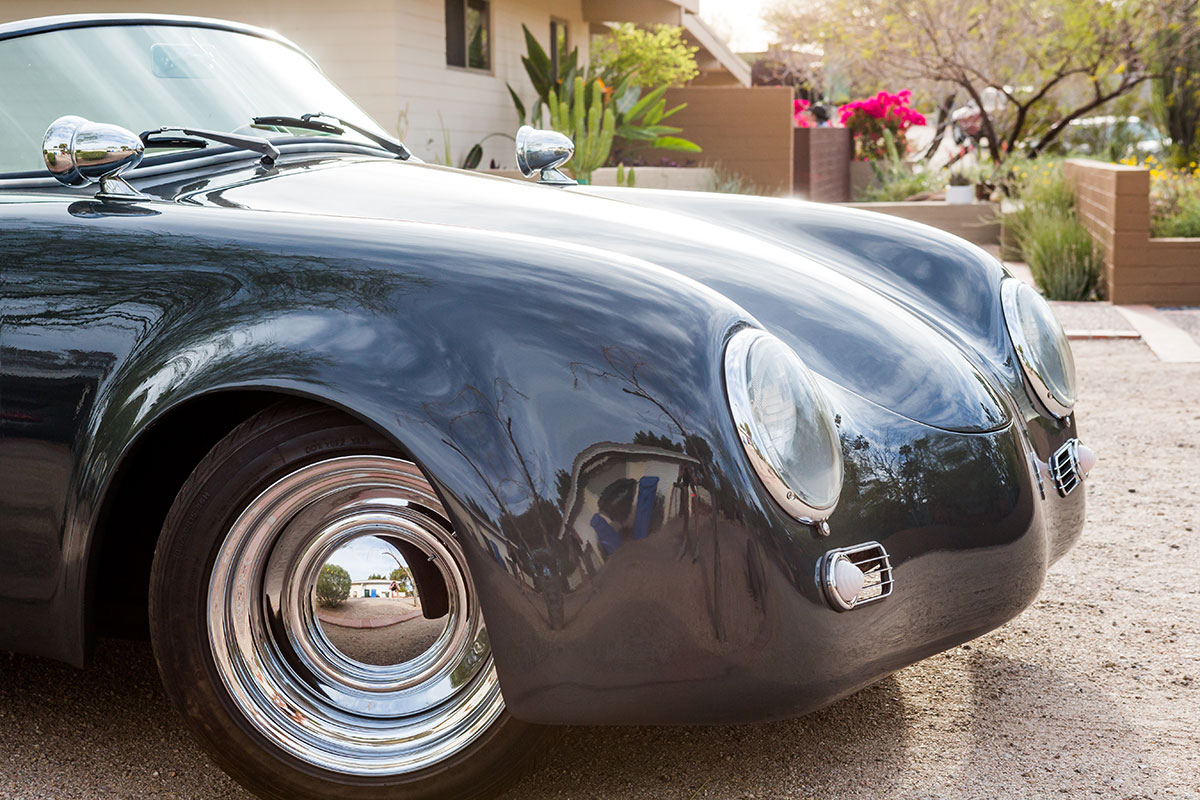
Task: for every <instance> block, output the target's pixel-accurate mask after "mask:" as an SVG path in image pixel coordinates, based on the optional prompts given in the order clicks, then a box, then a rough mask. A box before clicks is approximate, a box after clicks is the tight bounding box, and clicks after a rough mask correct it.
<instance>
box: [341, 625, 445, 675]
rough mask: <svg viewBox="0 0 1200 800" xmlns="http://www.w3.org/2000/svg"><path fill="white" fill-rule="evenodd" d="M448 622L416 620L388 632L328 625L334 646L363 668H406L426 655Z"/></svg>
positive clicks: (394, 626) (381, 629) (380, 629)
mask: <svg viewBox="0 0 1200 800" xmlns="http://www.w3.org/2000/svg"><path fill="white" fill-rule="evenodd" d="M445 628H446V618H445V617H442V618H441V619H425V618H424V617H414V618H412V619H409V620H405V621H404V622H397V623H396V624H395V625H388V626H387V627H386V628H340V627H338V626H337V625H325V626H324V631H325V636H327V637H328V638H329V641H330V643H331V644H333V646H334V647H336V648H337V649H338V650H341V651H342V652H343V653H345V654H346V655H348V656H350V657H351V658H354V659H357V660H359V661H361V662H363V663H364V664H379V665H381V666H389V665H391V664H403V663H404V662H405V661H411V660H412V659H414V658H416V657H417V656H419V655H421V653H424V652H425V651H426V650H428V649H429V648H430V646H431V645H432V644H433V643H434V641H436V640H437V638H438V636H441V634H442V631H443V630H445Z"/></svg>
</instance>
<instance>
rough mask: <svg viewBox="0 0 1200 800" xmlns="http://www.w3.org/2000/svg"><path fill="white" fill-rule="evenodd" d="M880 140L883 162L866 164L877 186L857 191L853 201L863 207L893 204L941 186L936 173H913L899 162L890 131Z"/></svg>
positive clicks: (940, 179) (905, 162)
mask: <svg viewBox="0 0 1200 800" xmlns="http://www.w3.org/2000/svg"><path fill="white" fill-rule="evenodd" d="M883 140H884V146H883V152H884V155H885V156H886V158H880V159H875V160H873V161H871V162H870V164H871V169H872V170H874V172H875V179H876V181H877V183H875V184H872V185H869V186H864V187H863V188H861V189H859V191H858V193H857V196H856V197H855V198H854V199H855V200H859V201H862V202H865V203H896V202H900V201H903V200H907V199H908V198H910V197H912V196H913V195H916V194H921V193H922V192H931V191H934V190H936V189H940V188H941V187H942V186H944V185H945V181H944V180H943V179H942V174H941V173H940V172H934V171H930V170H917V169H914V168H913V167H912V165H911V164H909V163H908V162H907V161H905V160H904V159H903V158H901V157H900V153H899V148H898V147H897V144H896V138H895V137H894V136H893V135H892V132H891V131H889V130H884V131H883Z"/></svg>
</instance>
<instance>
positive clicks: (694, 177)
mask: <svg viewBox="0 0 1200 800" xmlns="http://www.w3.org/2000/svg"><path fill="white" fill-rule="evenodd" d="M567 167H568V168H569V167H570V164H568V165H567ZM625 171H626V172H628V171H629V167H626V168H625ZM633 174H634V186H636V187H637V188H639V189H679V190H682V191H685V192H705V191H708V189H709V187H711V186H712V181H713V169H712V168H711V167H633ZM592 183H593V184H595V185H596V186H616V185H617V168H616V167H601V168H600V169H598V170H596V171H595V172H593V173H592Z"/></svg>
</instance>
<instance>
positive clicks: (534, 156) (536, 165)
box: [517, 125, 575, 186]
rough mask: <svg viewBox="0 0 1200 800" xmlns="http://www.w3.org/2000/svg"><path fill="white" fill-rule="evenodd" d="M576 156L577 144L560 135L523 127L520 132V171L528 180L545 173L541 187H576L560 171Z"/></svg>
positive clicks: (518, 138) (526, 126)
mask: <svg viewBox="0 0 1200 800" xmlns="http://www.w3.org/2000/svg"><path fill="white" fill-rule="evenodd" d="M573 155H575V143H574V142H572V141H571V139H570V138H569V137H567V136H563V135H562V134H561V133H559V132H558V131H540V130H537V129H536V128H531V127H529V126H528V125H522V126H521V129H520V130H518V131H517V168H518V169H520V170H521V174H522V175H524V176H525V177H526V178H531V177H533V173H535V172H539V171H540V172H541V173H542V176H541V178H539V179H538V183H548V184H552V185H554V186H573V185H574V184H575V181H573V180H571V179H570V178H568V177H567V176H566V175H564V174H563V173H562V172H561V171H560V170H559V169H558V168H559V167H561V166H562V165H563V164H565V163H567V162H568V161H570V160H571V156H573Z"/></svg>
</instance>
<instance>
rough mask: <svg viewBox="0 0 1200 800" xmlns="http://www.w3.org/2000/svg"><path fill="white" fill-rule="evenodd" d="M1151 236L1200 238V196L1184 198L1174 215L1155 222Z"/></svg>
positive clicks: (1151, 228)
mask: <svg viewBox="0 0 1200 800" xmlns="http://www.w3.org/2000/svg"><path fill="white" fill-rule="evenodd" d="M1150 235H1151V236H1187V237H1191V238H1196V237H1200V195H1194V196H1192V197H1187V198H1184V199H1183V200H1181V201H1180V202H1179V209H1178V210H1177V211H1176V212H1175V213H1174V214H1173V215H1171V216H1165V217H1162V218H1160V219H1157V220H1154V222H1153V223H1152V224H1151V226H1150Z"/></svg>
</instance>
